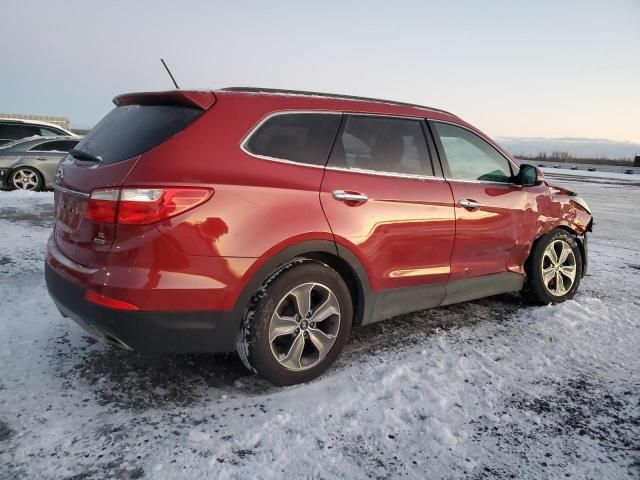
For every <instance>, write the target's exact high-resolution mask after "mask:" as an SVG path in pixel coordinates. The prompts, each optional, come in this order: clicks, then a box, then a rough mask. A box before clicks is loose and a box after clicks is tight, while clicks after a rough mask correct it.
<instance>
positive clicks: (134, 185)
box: [45, 88, 592, 385]
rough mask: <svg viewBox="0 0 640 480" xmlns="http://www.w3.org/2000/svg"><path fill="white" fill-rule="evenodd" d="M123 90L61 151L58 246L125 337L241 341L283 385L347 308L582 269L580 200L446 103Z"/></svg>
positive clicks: (334, 349) (356, 321)
mask: <svg viewBox="0 0 640 480" xmlns="http://www.w3.org/2000/svg"><path fill="white" fill-rule="evenodd" d="M114 103H115V105H116V108H114V109H113V110H112V111H111V112H110V113H109V114H108V115H107V116H106V117H105V118H104V119H103V120H102V121H101V122H100V123H99V124H98V125H97V126H96V127H95V128H94V129H93V130H91V132H90V133H89V134H88V135H87V136H86V137H85V138H84V139H83V140H82V142H81V143H80V144H78V146H77V148H76V149H75V150H73V151H72V152H71V153H70V155H68V156H67V157H66V158H65V159H63V161H62V162H61V163H60V167H59V170H60V174H59V175H58V176H57V180H56V185H55V189H56V192H55V211H56V219H55V228H54V231H53V233H52V235H51V237H50V239H49V242H48V254H47V261H46V265H45V272H46V282H47V287H48V289H49V293H50V295H51V297H52V298H53V299H54V301H55V303H56V305H57V306H58V308H59V309H60V311H61V312H62V313H63V315H65V316H69V317H71V318H72V319H73V320H75V321H76V322H78V324H80V325H81V326H82V327H83V328H85V329H86V330H87V331H88V332H90V334H92V335H94V336H96V337H98V338H100V339H102V340H104V341H107V342H110V343H112V344H114V345H118V346H120V347H123V348H126V349H131V350H138V351H143V352H153V351H164V352H228V351H232V350H236V349H237V351H238V353H239V355H240V358H241V359H242V361H243V362H244V363H245V365H246V366H247V367H248V368H249V369H251V370H253V371H256V372H258V373H259V374H260V375H262V376H263V377H264V378H266V379H268V380H269V381H271V382H273V383H276V384H279V385H289V384H294V383H299V382H304V381H307V380H310V379H312V378H315V377H317V376H318V375H320V374H321V373H322V372H323V371H324V370H326V369H327V368H328V367H329V366H330V365H331V364H332V363H333V361H334V360H335V359H336V358H337V356H338V355H339V354H340V352H341V350H342V349H343V347H344V346H345V344H346V342H347V340H348V338H349V335H350V333H351V329H352V327H354V326H357V325H363V324H369V323H373V322H376V321H379V320H383V319H386V318H390V317H392V316H395V315H400V314H405V313H409V312H412V311H416V310H422V309H425V308H430V307H437V306H440V305H450V304H453V303H457V302H463V301H467V300H473V299H477V298H481V297H487V296H491V295H497V294H501V293H505V292H515V291H522V292H523V294H524V295H525V297H526V298H527V299H528V300H530V301H531V302H533V303H538V304H548V303H557V302H563V301H565V300H567V299H570V298H572V297H573V296H574V294H575V293H576V290H577V289H578V286H579V284H580V279H581V278H582V276H583V275H584V274H585V272H586V267H587V243H586V238H587V232H588V231H590V230H591V226H592V217H591V213H590V211H589V207H588V206H587V204H586V203H585V202H584V200H582V199H581V198H580V197H579V196H577V195H576V194H575V193H573V192H571V191H568V190H566V189H563V188H559V187H556V186H553V185H550V184H548V183H547V182H546V180H545V179H544V177H543V175H542V173H541V172H540V171H539V170H538V169H536V167H534V166H532V165H526V164H519V163H518V162H516V161H515V160H514V159H513V158H511V157H510V156H509V155H508V154H507V153H505V152H504V151H503V150H502V149H501V148H500V147H499V146H498V145H497V144H496V143H495V142H493V141H492V140H491V139H489V137H487V136H486V135H484V134H483V133H482V132H480V131H479V130H478V129H476V128H474V127H473V126H471V125H469V124H468V123H466V122H465V121H464V120H462V119H460V118H459V117H457V116H456V115H453V114H451V113H448V112H445V111H443V110H438V109H434V108H429V107H423V106H419V105H409V104H405V103H400V102H392V101H387V100H376V99H366V98H356V97H346V96H340V95H330V94H314V93H309V92H291V91H265V90H260V89H246V88H239V89H227V90H218V91H171V92H152V93H137V94H127V95H121V96H119V97H116V98H115V99H114ZM390 342H392V340H391V339H390Z"/></svg>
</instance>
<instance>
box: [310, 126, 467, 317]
mask: <svg viewBox="0 0 640 480" xmlns="http://www.w3.org/2000/svg"><path fill="white" fill-rule="evenodd" d="M425 127H426V123H425V122H424V121H423V120H421V119H407V118H394V117H383V116H372V115H356V114H353V115H344V118H343V121H342V125H341V128H340V131H339V132H338V137H337V139H336V142H335V144H334V147H333V150H332V153H331V156H330V158H329V161H328V164H327V167H326V171H325V175H324V179H323V181H322V185H321V191H320V200H321V203H322V207H323V210H324V212H325V215H326V216H327V220H328V222H329V225H330V227H331V230H332V231H333V234H334V237H335V239H336V242H337V243H338V244H339V245H342V246H344V247H346V248H348V249H349V250H350V251H351V252H352V253H354V254H355V255H356V256H357V257H358V259H359V260H360V262H361V263H362V264H363V266H364V267H365V269H366V270H367V273H368V276H369V283H370V286H371V289H372V291H374V292H378V293H380V292H386V293H385V294H382V295H384V299H385V300H384V301H381V302H379V304H380V305H384V311H378V312H375V313H373V314H372V315H371V316H370V317H369V318H365V319H364V322H365V323H368V322H370V321H375V320H376V319H379V318H386V317H389V316H391V315H395V314H398V313H403V311H408V310H416V309H417V308H420V307H423V308H426V307H430V306H435V305H438V304H439V303H440V302H441V301H442V299H443V298H444V293H445V289H444V285H445V284H446V282H447V280H448V279H449V270H450V264H449V261H450V257H451V252H452V249H453V240H454V234H455V231H454V228H455V219H454V212H453V210H454V209H453V199H452V196H451V191H450V189H449V186H448V185H447V183H446V182H445V181H444V179H443V178H442V177H439V176H435V175H434V170H433V165H432V163H431V160H430V155H429V149H428V147H427V141H426V136H425ZM412 287H415V288H412ZM408 305H409V308H408V309H407V306H408ZM405 309H406V310H405Z"/></svg>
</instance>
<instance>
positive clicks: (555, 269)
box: [525, 230, 582, 304]
mask: <svg viewBox="0 0 640 480" xmlns="http://www.w3.org/2000/svg"><path fill="white" fill-rule="evenodd" d="M527 276H528V282H527V288H526V290H525V295H526V297H527V299H528V300H530V301H531V302H532V303H537V304H548V303H560V302H564V301H565V300H569V299H571V298H573V296H574V295H575V293H576V291H577V290H578V286H579V285H580V279H581V278H582V252H581V250H580V246H579V245H578V241H577V240H576V238H575V236H573V235H571V234H570V233H569V232H567V231H565V230H552V231H551V232H549V233H547V234H546V235H544V236H543V237H542V238H541V239H540V240H539V241H538V242H537V243H536V246H535V248H534V251H533V253H532V254H531V257H530V258H529V261H528V263H527Z"/></svg>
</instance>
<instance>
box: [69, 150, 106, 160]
mask: <svg viewBox="0 0 640 480" xmlns="http://www.w3.org/2000/svg"><path fill="white" fill-rule="evenodd" d="M69 155H71V156H72V157H73V158H77V159H78V160H84V161H86V162H95V163H102V158H100V157H98V156H97V155H94V154H93V153H89V152H85V151H82V150H76V149H75V148H74V149H72V150H69Z"/></svg>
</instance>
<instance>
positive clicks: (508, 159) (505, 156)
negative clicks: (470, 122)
mask: <svg viewBox="0 0 640 480" xmlns="http://www.w3.org/2000/svg"><path fill="white" fill-rule="evenodd" d="M429 122H431V123H447V124H449V125H453V126H454V127H458V128H463V129H464V130H467V131H468V132H471V133H473V134H474V135H475V136H476V137H479V138H481V139H482V140H484V141H485V142H487V143H488V144H489V145H491V146H492V147H493V149H494V150H495V151H496V152H498V153H499V154H500V155H501V156H502V157H503V158H504V159H505V160H506V161H507V162H508V163H509V165H511V166H512V167H513V169H514V171H515V172H518V171H520V166H519V165H517V164H516V163H514V162H513V161H512V160H511V159H510V158H509V157H508V156H507V155H506V153H505V152H503V151H502V149H501V148H500V147H499V146H498V145H496V144H495V143H494V142H493V141H492V140H491V139H490V138H488V137H486V136H485V135H481V134H479V133H478V132H476V131H475V130H472V129H471V128H469V127H465V126H464V125H460V124H459V123H455V122H448V121H447V120H429ZM435 133H436V135H437V134H438V132H437V131H436V132H435ZM438 136H439V135H438ZM441 142H442V140H441ZM452 180H454V179H452ZM469 181H470V182H479V183H500V184H502V183H512V182H483V181H482V180H469Z"/></svg>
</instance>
